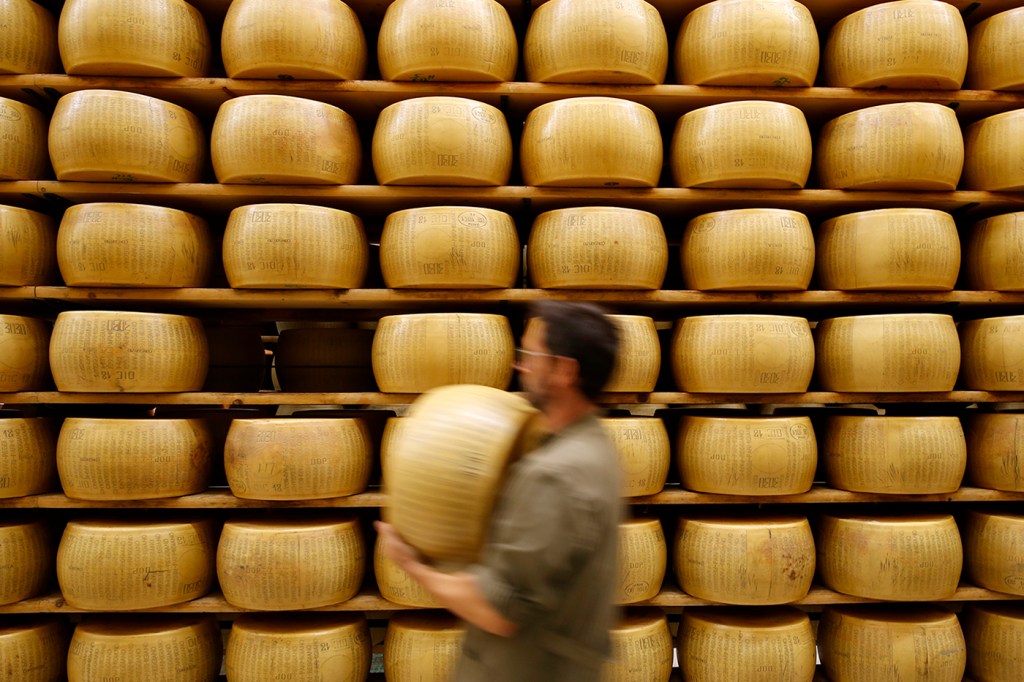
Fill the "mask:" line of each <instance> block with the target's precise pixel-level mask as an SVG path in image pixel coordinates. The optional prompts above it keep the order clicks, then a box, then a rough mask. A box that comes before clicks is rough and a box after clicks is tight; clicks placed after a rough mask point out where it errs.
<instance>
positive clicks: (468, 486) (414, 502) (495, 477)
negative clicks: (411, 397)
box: [382, 385, 539, 562]
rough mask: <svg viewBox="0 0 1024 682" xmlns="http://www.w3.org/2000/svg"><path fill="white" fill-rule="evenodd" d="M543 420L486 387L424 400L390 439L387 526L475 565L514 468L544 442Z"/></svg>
mask: <svg viewBox="0 0 1024 682" xmlns="http://www.w3.org/2000/svg"><path fill="white" fill-rule="evenodd" d="M537 414H538V413H537V411H536V410H535V409H534V408H533V407H532V406H531V405H530V404H529V403H528V402H527V401H526V400H525V399H523V398H520V397H519V396H516V395H514V394H512V393H506V392H505V391H500V390H498V389H494V388H488V387H486V386H474V385H456V386H445V387H443V388H437V389H434V390H432V391H430V392H428V393H426V394H424V395H423V396H421V397H419V398H418V399H417V400H416V401H415V402H414V403H413V404H412V407H411V408H410V409H409V413H408V416H407V417H405V418H404V419H402V420H401V428H397V429H395V430H394V431H393V433H392V434H390V436H389V437H388V436H386V440H387V441H388V444H387V451H388V454H387V456H386V457H385V458H383V462H382V464H383V470H384V487H385V489H386V491H387V493H388V495H389V506H387V507H385V508H384V513H385V518H386V520H387V521H388V522H389V523H392V524H394V525H395V526H396V528H397V529H398V531H399V532H400V533H401V534H402V536H403V537H404V538H405V539H406V541H407V542H409V543H410V544H411V545H413V546H414V547H416V549H418V550H419V551H420V552H422V553H423V554H425V555H427V556H428V557H430V558H432V559H436V560H440V561H452V562H468V561H472V560H473V559H475V558H476V555H477V552H478V550H479V547H480V545H481V544H482V542H483V539H484V533H485V531H486V530H487V524H488V522H489V518H490V515H491V510H492V508H493V506H494V502H495V498H496V496H497V493H498V488H499V486H500V484H501V480H502V477H503V475H504V473H505V470H506V467H507V465H508V464H509V463H510V462H512V461H514V460H516V459H517V458H518V457H519V456H520V455H521V454H523V453H524V452H529V451H530V450H531V449H532V448H533V446H534V445H535V444H536V440H537V438H538V437H539V432H538V431H537V425H538V422H537V420H536V419H535V418H536V416H537ZM382 449H383V445H382Z"/></svg>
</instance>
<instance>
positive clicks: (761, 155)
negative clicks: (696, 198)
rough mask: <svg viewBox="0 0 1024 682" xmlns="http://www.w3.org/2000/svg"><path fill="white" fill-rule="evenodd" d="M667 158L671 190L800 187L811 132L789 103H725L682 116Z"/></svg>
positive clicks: (808, 158) (807, 163)
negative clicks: (673, 184) (681, 188)
mask: <svg viewBox="0 0 1024 682" xmlns="http://www.w3.org/2000/svg"><path fill="white" fill-rule="evenodd" d="M670 156H671V161H670V162H671V165H672V181H673V182H674V183H675V185H676V187H701V188H709V189H712V188H725V189H730V188H746V189H800V188H802V187H803V186H804V184H806V183H807V176H808V174H810V172H811V133H810V130H809V129H808V128H807V119H806V118H804V114H803V112H802V111H800V110H799V109H797V108H796V107H794V106H790V105H789V104H782V103H780V102H762V101H756V100H750V101H740V102H726V103H724V104H714V105H712V106H709V107H704V108H702V109H696V110H694V111H691V112H689V113H687V114H683V116H681V117H680V118H679V121H678V122H677V123H676V127H675V131H674V132H673V134H672V147H671V152H670Z"/></svg>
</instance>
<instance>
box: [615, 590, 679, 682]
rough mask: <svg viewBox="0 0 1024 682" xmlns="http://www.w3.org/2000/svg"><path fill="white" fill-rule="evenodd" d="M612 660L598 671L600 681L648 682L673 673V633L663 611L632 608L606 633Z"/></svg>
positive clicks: (661, 678)
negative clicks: (608, 637) (609, 641)
mask: <svg viewBox="0 0 1024 682" xmlns="http://www.w3.org/2000/svg"><path fill="white" fill-rule="evenodd" d="M609 634H610V635H611V640H612V653H611V658H610V659H609V660H607V661H605V663H604V666H603V667H602V668H601V678H600V682H648V681H650V680H657V681H658V682H661V681H662V680H667V679H669V676H670V675H671V674H672V633H671V632H669V629H668V619H667V618H666V617H665V612H664V611H662V610H661V609H656V608H637V609H631V610H629V611H627V612H626V614H625V615H623V616H622V618H621V620H619V622H618V623H617V624H616V625H615V626H614V627H612V629H611V631H610V632H609Z"/></svg>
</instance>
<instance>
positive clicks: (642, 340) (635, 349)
mask: <svg viewBox="0 0 1024 682" xmlns="http://www.w3.org/2000/svg"><path fill="white" fill-rule="evenodd" d="M608 318H609V319H610V320H611V321H612V323H613V324H614V325H615V327H616V329H617V330H618V332H619V347H618V350H617V352H616V355H615V364H614V365H613V366H612V373H611V376H609V377H608V381H606V382H605V384H604V390H605V391H606V392H608V393H626V392H638V393H647V392H649V391H653V390H654V388H655V385H656V384H657V382H658V374H659V372H660V371H661V343H660V342H659V341H658V330H657V328H656V327H655V326H654V320H653V319H652V318H650V317H644V316H643V315H608Z"/></svg>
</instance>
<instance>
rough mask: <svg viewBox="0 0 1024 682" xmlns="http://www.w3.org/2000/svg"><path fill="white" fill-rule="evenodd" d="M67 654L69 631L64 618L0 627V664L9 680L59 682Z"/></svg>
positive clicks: (37, 620)
mask: <svg viewBox="0 0 1024 682" xmlns="http://www.w3.org/2000/svg"><path fill="white" fill-rule="evenodd" d="M67 651H68V628H67V625H66V624H65V621H64V619H63V618H55V617H45V618H34V619H31V620H27V621H25V620H18V621H15V622H12V623H9V624H7V625H4V626H0V661H3V662H4V665H5V666H6V669H5V673H6V674H9V679H11V680H19V682H61V680H64V679H65V676H64V673H65V666H66V661H67Z"/></svg>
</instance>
